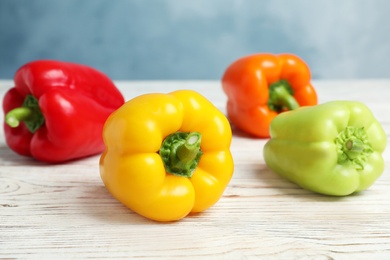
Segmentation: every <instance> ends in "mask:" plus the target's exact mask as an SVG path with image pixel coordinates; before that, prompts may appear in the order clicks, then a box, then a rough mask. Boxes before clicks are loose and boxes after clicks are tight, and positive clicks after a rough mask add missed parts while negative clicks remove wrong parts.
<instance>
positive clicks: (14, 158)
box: [0, 144, 47, 166]
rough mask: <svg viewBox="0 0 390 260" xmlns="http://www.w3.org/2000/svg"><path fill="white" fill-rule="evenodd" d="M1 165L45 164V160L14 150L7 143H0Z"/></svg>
mask: <svg viewBox="0 0 390 260" xmlns="http://www.w3.org/2000/svg"><path fill="white" fill-rule="evenodd" d="M0 165H4V166H13V165H15V166H18V165H22V166H23V165H28V166H45V165H47V164H46V163H44V162H40V161H37V160H34V159H33V158H31V157H28V156H23V155H19V154H17V153H15V152H14V151H12V150H11V149H10V148H9V147H8V146H7V145H6V144H0Z"/></svg>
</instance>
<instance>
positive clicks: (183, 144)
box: [159, 132, 202, 178]
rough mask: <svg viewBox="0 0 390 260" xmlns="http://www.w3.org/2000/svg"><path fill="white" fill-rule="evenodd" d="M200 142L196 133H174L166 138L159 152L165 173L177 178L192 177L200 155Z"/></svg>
mask: <svg viewBox="0 0 390 260" xmlns="http://www.w3.org/2000/svg"><path fill="white" fill-rule="evenodd" d="M201 140H202V136H201V134H200V133H198V132H190V133H184V132H176V133H173V134H171V135H169V136H167V137H166V138H165V140H164V141H163V143H162V145H161V148H160V151H159V153H160V156H161V158H162V160H163V162H164V166H165V169H166V171H167V172H168V173H171V174H173V175H177V176H182V177H188V178H190V177H192V175H193V173H194V171H195V169H196V167H197V166H198V163H199V160H200V157H201V155H202V151H201V150H200V143H201Z"/></svg>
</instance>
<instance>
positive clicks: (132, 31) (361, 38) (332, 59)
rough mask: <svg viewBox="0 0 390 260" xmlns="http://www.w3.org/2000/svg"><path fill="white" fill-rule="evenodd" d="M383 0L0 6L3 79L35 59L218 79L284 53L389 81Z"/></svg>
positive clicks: (128, 0)
mask: <svg viewBox="0 0 390 260" xmlns="http://www.w3.org/2000/svg"><path fill="white" fill-rule="evenodd" d="M389 11H390V1H388V0H316V1H314V0H268V1H267V0H192V1H188V0H66V1H53V0H0V78H2V79H5V78H11V77H12V76H13V74H14V72H15V71H16V70H17V68H18V67H20V66H21V65H23V64H24V63H26V62H28V61H31V60H35V59H58V60H66V61H73V62H78V63H83V64H87V65H90V66H93V67H95V68H97V69H99V70H101V71H103V72H105V73H106V74H108V75H109V76H110V77H111V78H113V79H114V80H123V79H129V80H155V79H162V80H169V79H179V80H180V79H195V80H196V79H197V80H208V79H210V80H217V79H220V77H221V75H222V73H223V71H224V70H225V68H226V67H227V66H228V65H229V64H230V63H231V62H233V61H234V60H235V59H237V58H239V57H241V56H244V55H248V54H251V53H258V52H271V53H282V52H290V53H294V54H297V55H299V56H300V57H302V58H303V59H304V60H305V61H306V62H307V63H308V65H309V66H310V68H311V71H312V74H313V78H314V79H351V78H359V79H361V78H390V64H389V62H388V61H389V60H390V29H389V28H390V15H389Z"/></svg>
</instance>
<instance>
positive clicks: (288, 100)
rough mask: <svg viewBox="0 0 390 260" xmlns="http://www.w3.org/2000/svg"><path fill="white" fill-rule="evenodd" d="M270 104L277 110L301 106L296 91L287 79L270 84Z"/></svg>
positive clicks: (271, 107) (270, 106)
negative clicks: (295, 96)
mask: <svg viewBox="0 0 390 260" xmlns="http://www.w3.org/2000/svg"><path fill="white" fill-rule="evenodd" d="M268 106H269V108H270V109H272V110H275V111H276V112H281V111H282V110H286V109H287V110H293V109H296V108H298V107H299V104H298V102H297V101H296V99H295V98H294V91H293V89H292V88H291V86H290V84H289V83H288V82H287V80H279V81H277V82H275V83H273V84H271V85H270V86H269V99H268Z"/></svg>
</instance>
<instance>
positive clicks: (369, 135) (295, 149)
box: [263, 101, 387, 196]
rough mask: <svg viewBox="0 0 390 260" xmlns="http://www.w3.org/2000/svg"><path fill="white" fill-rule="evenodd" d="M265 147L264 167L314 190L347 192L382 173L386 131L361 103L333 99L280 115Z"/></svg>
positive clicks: (361, 187) (335, 192) (360, 186)
mask: <svg viewBox="0 0 390 260" xmlns="http://www.w3.org/2000/svg"><path fill="white" fill-rule="evenodd" d="M270 135H271V139H270V140H268V142H267V143H266V144H265V146H264V151H263V155H264V160H265V162H266V164H267V166H268V167H269V168H270V169H271V170H273V171H274V172H276V173H277V174H279V175H280V176H282V177H284V178H286V179H288V180H290V181H291V182H293V183H296V184H297V185H299V186H301V187H302V188H304V189H307V190H311V191H313V192H317V193H321V194H326V195H334V196H346V195H349V194H352V193H355V192H359V191H362V190H365V189H367V188H368V187H370V186H371V185H372V184H373V183H374V182H375V181H376V179H377V178H378V177H379V176H380V175H381V174H382V172H383V171H384V160H383V158H382V153H383V151H384V150H385V148H386V142H387V140H386V134H385V132H384V130H383V128H382V126H381V125H380V124H379V122H378V121H377V120H376V119H375V117H374V116H373V114H372V112H371V111H370V110H369V108H368V107H367V106H366V105H364V104H363V103H361V102H355V101H332V102H328V103H324V104H321V105H317V106H314V107H302V108H299V109H297V110H292V111H288V112H284V113H281V114H279V115H278V116H277V117H276V118H275V119H274V120H273V121H272V122H271V126H270Z"/></svg>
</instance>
